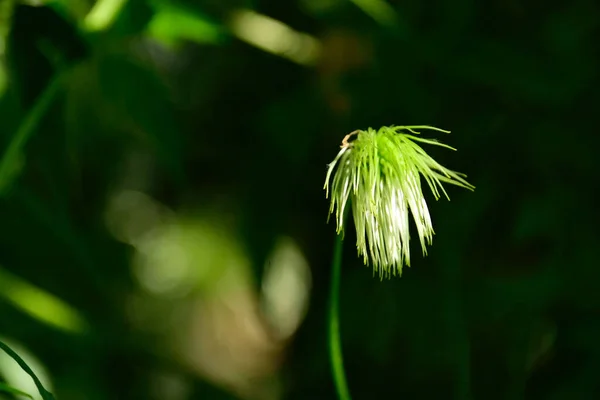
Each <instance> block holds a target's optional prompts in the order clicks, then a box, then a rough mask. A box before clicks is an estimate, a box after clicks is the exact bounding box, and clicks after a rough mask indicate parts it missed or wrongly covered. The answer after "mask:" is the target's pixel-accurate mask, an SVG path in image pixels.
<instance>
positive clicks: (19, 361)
mask: <svg viewBox="0 0 600 400" xmlns="http://www.w3.org/2000/svg"><path fill="white" fill-rule="evenodd" d="M0 349H2V350H4V351H5V352H6V354H8V355H9V356H11V357H12V359H13V360H15V361H16V362H17V364H19V366H20V367H21V368H23V371H25V372H27V374H28V375H29V376H30V377H31V379H33V382H34V383H35V386H36V387H37V389H38V391H39V392H40V395H41V396H42V399H44V400H54V396H53V395H52V393H50V392H49V391H47V390H46V389H45V388H44V385H42V382H40V380H39V379H38V377H37V376H36V375H35V373H34V372H33V370H32V369H31V368H29V365H27V363H25V361H23V359H22V358H21V357H20V356H19V355H18V354H17V353H15V351H14V350H13V349H11V348H10V347H8V345H7V344H5V343H4V342H2V341H0Z"/></svg>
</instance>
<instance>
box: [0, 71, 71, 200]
mask: <svg viewBox="0 0 600 400" xmlns="http://www.w3.org/2000/svg"><path fill="white" fill-rule="evenodd" d="M62 79H63V75H62V74H61V73H57V74H56V75H55V76H54V77H53V78H52V79H51V81H50V83H49V84H48V86H46V89H44V91H43V92H42V93H41V94H40V96H39V97H38V98H37V100H36V102H35V104H34V105H33V107H32V108H31V110H30V111H29V112H28V113H27V115H26V116H25V118H24V119H23V121H22V122H21V125H19V128H18V129H17V132H16V133H15V135H14V136H13V137H12V139H11V141H10V143H9V145H8V147H7V148H6V151H5V153H4V155H3V156H2V158H1V159H0V195H1V194H2V192H3V191H4V190H6V189H7V188H8V187H9V186H10V184H11V183H12V181H13V180H14V179H15V178H16V177H17V176H18V174H19V173H20V172H21V167H22V162H23V157H24V156H23V149H24V147H25V145H26V143H27V141H28V140H29V138H30V137H31V136H32V135H33V133H34V132H35V129H36V128H37V127H38V125H39V123H40V121H41V120H42V118H43V117H44V115H45V114H46V111H47V110H48V109H49V108H50V106H51V105H52V101H53V100H54V98H55V96H56V94H57V93H58V92H59V89H60V88H61V85H62Z"/></svg>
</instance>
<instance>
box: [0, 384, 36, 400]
mask: <svg viewBox="0 0 600 400" xmlns="http://www.w3.org/2000/svg"><path fill="white" fill-rule="evenodd" d="M0 392H5V393H11V394H14V395H17V396H25V397H28V398H30V399H33V396H31V395H30V394H27V393H25V392H23V391H21V390H19V389H15V388H14V387H12V386H8V385H7V384H4V383H2V382H0Z"/></svg>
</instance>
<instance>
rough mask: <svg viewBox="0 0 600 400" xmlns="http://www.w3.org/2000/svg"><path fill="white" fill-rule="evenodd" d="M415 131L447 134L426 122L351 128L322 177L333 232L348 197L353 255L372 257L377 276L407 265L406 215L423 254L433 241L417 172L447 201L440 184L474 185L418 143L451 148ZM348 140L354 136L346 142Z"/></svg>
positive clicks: (366, 260)
mask: <svg viewBox="0 0 600 400" xmlns="http://www.w3.org/2000/svg"><path fill="white" fill-rule="evenodd" d="M415 129H433V130H437V131H441V132H446V133H448V131H444V130H441V129H438V128H434V127H430V126H391V127H383V128H381V129H380V130H379V131H376V130H374V129H371V128H369V129H367V130H366V131H354V132H352V133H351V134H349V135H347V136H346V137H345V138H344V140H343V142H342V146H341V150H340V152H339V153H338V155H337V156H336V157H335V159H334V160H333V162H332V163H331V164H329V169H328V171H327V177H326V179H325V187H324V188H325V190H326V191H327V197H328V198H329V197H331V206H330V210H329V211H330V214H333V212H334V210H335V216H336V221H337V232H338V234H341V233H343V229H344V222H345V221H344V215H345V213H344V210H345V207H346V206H347V201H348V198H350V199H351V204H352V214H353V217H354V224H355V226H356V235H357V242H356V246H357V248H358V253H359V255H362V256H363V259H364V263H365V264H367V265H368V264H369V259H370V260H371V262H372V264H373V268H374V272H379V275H380V277H381V278H383V277H384V276H386V277H390V276H391V275H396V274H399V275H400V274H401V273H402V267H403V265H407V266H410V247H409V241H410V234H409V213H410V214H412V217H413V220H414V221H415V225H416V228H417V233H418V235H419V241H420V242H421V248H422V250H423V255H426V254H427V247H426V246H427V245H431V243H432V239H433V235H434V231H433V225H432V223H431V217H430V215H429V209H428V208H427V202H426V200H425V197H424V196H423V191H422V188H421V178H420V176H419V174H420V175H422V176H423V178H424V180H425V182H427V184H428V185H429V188H430V189H431V191H432V193H433V195H434V197H435V199H436V200H437V199H439V198H440V191H441V192H442V193H443V194H444V195H445V196H446V198H448V199H449V197H448V194H447V193H446V191H445V190H444V187H443V186H442V182H445V183H449V184H453V185H456V186H460V187H463V188H466V189H469V190H473V189H474V186H473V185H471V184H469V183H468V182H467V181H466V180H465V179H464V178H465V177H466V175H464V174H461V173H458V172H454V171H451V170H449V169H447V168H445V167H443V166H442V165H440V164H439V163H438V162H436V161H435V160H434V159H433V158H431V157H430V156H429V155H428V154H427V153H426V152H425V151H424V150H423V149H422V148H421V147H420V146H419V145H418V144H417V142H421V143H427V144H432V145H437V146H442V147H445V148H448V149H452V150H454V149H453V148H452V147H450V146H447V145H445V144H442V143H440V142H438V141H436V140H433V139H423V138H421V137H418V136H415V135H418V134H419V132H416V131H415ZM351 138H354V139H355V140H353V141H352V142H349V140H350V139H351ZM336 167H337V168H336ZM334 170H335V173H334V174H333V178H332V177H331V175H332V173H333V172H334Z"/></svg>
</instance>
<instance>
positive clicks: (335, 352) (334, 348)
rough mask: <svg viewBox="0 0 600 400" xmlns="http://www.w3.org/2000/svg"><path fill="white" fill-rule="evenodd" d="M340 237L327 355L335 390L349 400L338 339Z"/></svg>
mask: <svg viewBox="0 0 600 400" xmlns="http://www.w3.org/2000/svg"><path fill="white" fill-rule="evenodd" d="M342 247H343V239H342V235H336V238H335V248H334V252H333V262H332V264H331V288H330V293H329V295H330V296H331V297H330V298H329V354H330V356H331V368H332V372H333V380H334V382H335V388H336V391H337V393H338V396H339V398H340V400H350V399H351V397H350V391H349V390H348V383H347V382H346V374H345V372H344V360H343V357H342V341H341V337H340V318H339V308H340V305H339V304H340V276H341V270H342Z"/></svg>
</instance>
